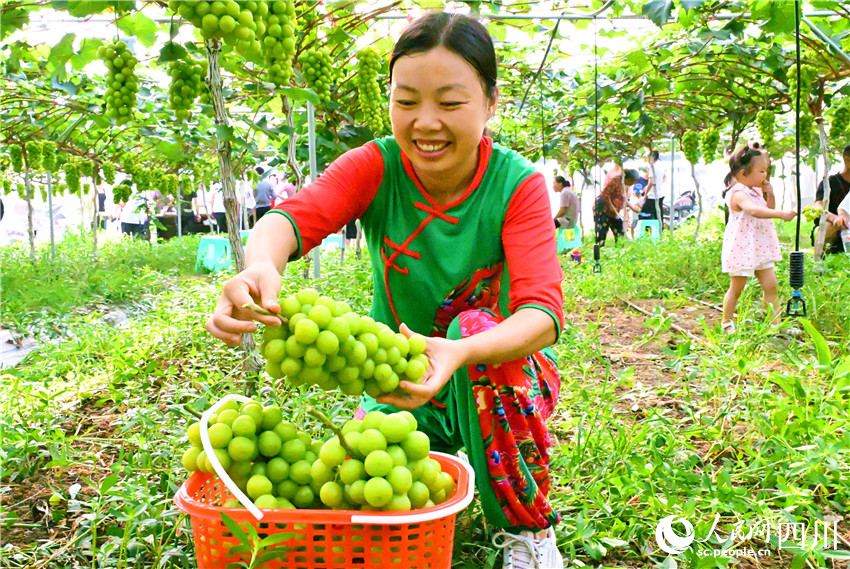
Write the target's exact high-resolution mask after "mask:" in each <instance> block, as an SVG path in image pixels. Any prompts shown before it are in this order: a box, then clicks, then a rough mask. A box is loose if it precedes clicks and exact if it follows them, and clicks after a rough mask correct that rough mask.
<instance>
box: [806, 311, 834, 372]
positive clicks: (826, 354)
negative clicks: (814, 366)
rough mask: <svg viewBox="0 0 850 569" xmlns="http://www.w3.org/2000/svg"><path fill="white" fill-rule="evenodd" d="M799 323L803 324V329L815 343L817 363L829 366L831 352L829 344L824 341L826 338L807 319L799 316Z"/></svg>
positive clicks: (830, 364) (830, 363)
mask: <svg viewBox="0 0 850 569" xmlns="http://www.w3.org/2000/svg"><path fill="white" fill-rule="evenodd" d="M800 324H802V325H803V329H804V330H805V331H806V332H808V334H809V336H811V338H812V341H813V342H814V343H815V350H816V351H817V354H818V363H819V364H820V365H822V366H829V367H831V366H832V354H831V353H830V351H829V345H828V344H827V343H826V338H824V337H823V334H821V333H820V332H818V330H817V329H816V328H815V327H814V325H813V324H812V323H811V322H809V321H808V320H807V319H805V318H800Z"/></svg>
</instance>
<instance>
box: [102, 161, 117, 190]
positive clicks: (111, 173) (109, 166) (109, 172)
mask: <svg viewBox="0 0 850 569" xmlns="http://www.w3.org/2000/svg"><path fill="white" fill-rule="evenodd" d="M100 171H101V172H103V179H104V181H105V182H106V183H107V184H110V185H111V184H114V183H115V165H114V164H113V163H112V162H104V163H103V164H101V165H100Z"/></svg>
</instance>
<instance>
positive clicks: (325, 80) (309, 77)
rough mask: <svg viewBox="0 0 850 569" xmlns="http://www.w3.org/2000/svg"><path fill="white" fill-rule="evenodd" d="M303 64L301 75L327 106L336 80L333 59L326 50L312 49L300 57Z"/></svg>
mask: <svg viewBox="0 0 850 569" xmlns="http://www.w3.org/2000/svg"><path fill="white" fill-rule="evenodd" d="M298 63H300V64H301V74H302V75H303V76H304V80H305V81H306V82H307V86H308V87H310V88H311V89H312V90H313V91H314V92H315V93H316V94H317V95H318V96H319V100H320V101H322V102H323V103H325V104H327V103H329V102H330V100H331V85H332V84H333V82H334V81H335V80H336V70H335V69H334V66H333V59H332V58H331V55H330V53H328V51H327V50H326V49H322V48H319V49H311V50H307V51H305V52H303V53H302V54H301V55H300V56H298Z"/></svg>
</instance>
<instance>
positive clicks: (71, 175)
mask: <svg viewBox="0 0 850 569" xmlns="http://www.w3.org/2000/svg"><path fill="white" fill-rule="evenodd" d="M62 171H63V172H64V173H65V183H66V184H67V185H68V192H69V193H71V194H75V195H79V194H80V163H79V162H78V161H77V160H68V161H67V162H65V164H64V165H63V166H62Z"/></svg>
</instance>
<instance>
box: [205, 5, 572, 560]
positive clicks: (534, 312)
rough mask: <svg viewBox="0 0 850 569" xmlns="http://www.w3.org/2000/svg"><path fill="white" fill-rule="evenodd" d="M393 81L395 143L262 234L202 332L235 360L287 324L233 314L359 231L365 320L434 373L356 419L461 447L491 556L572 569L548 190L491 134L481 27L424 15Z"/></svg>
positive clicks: (487, 47) (353, 157)
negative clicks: (555, 494) (400, 336)
mask: <svg viewBox="0 0 850 569" xmlns="http://www.w3.org/2000/svg"><path fill="white" fill-rule="evenodd" d="M390 81H391V108H390V117H391V120H392V130H393V136H392V137H388V138H384V139H380V140H375V141H373V142H370V143H368V144H366V145H364V146H362V147H360V148H356V149H354V150H351V151H349V152H347V153H346V154H344V155H343V156H341V157H340V158H339V159H337V160H336V161H335V162H334V163H333V164H331V166H330V167H328V169H327V170H326V171H325V172H324V174H322V176H321V177H320V178H319V179H318V180H317V181H316V182H315V183H313V184H312V185H311V186H309V187H307V188H305V189H304V190H303V191H302V192H299V193H298V194H296V195H295V196H294V197H292V198H291V199H289V200H286V201H285V202H283V203H282V204H280V205H278V206H276V207H275V208H274V209H272V210H271V212H270V214H269V215H266V216H264V217H263V218H262V219H261V220H260V221H258V222H257V225H256V226H255V228H254V230H253V232H252V234H251V237H250V239H249V242H248V249H247V254H246V261H247V262H246V264H247V268H246V269H245V270H244V271H243V272H241V273H240V274H238V275H237V276H236V277H234V278H233V279H231V280H229V281H228V282H227V283H225V285H224V290H223V293H222V296H221V298H220V299H219V302H218V305H217V307H216V310H215V312H214V314H213V315H212V317H211V318H210V319H209V321H208V322H207V330H209V332H210V333H211V334H213V335H214V336H216V337H218V338H220V339H222V340H223V341H225V342H226V343H228V344H230V345H236V344H238V342H239V338H240V335H241V334H243V333H246V332H251V331H253V330H255V329H256V324H255V323H254V322H253V320H256V321H259V322H263V323H267V324H272V325H274V324H275V323H277V319H276V318H275V317H273V316H268V315H262V314H257V313H255V312H253V311H250V310H247V309H243V308H239V307H242V306H245V305H246V304H248V303H249V302H256V303H258V304H261V305H262V306H263V307H264V308H266V309H267V310H270V311H272V312H280V306H279V305H278V302H277V297H278V293H279V291H280V288H281V281H280V273H281V272H282V271H283V269H284V267H285V265H286V263H287V261H288V260H289V259H293V258H298V257H300V256H302V255H304V254H306V253H307V252H308V251H310V250H311V249H312V248H313V247H316V246H317V245H318V244H320V243H321V241H322V239H323V238H325V237H326V236H327V235H329V234H331V233H334V232H336V231H339V230H340V229H341V228H342V227H343V226H344V225H345V224H346V223H347V222H349V221H351V220H352V219H355V218H358V219H360V221H361V224H362V227H363V231H364V235H365V237H366V240H367V243H368V246H369V250H370V251H371V253H372V254H371V255H370V257H371V259H372V270H373V278H374V283H375V284H374V289H375V290H374V296H373V303H372V311H371V315H372V316H373V317H374V318H375V319H376V320H378V321H381V322H383V323H385V324H387V325H389V326H391V327H392V328H393V329H395V330H400V331H401V332H402V333H404V334H406V335H408V336H412V335H421V336H423V337H426V338H427V342H426V349H425V354H426V355H427V357H428V360H429V364H430V367H429V369H428V371H427V372H426V374H425V376H424V377H423V379H422V381H421V382H420V383H414V382H409V381H401V382H400V383H399V384H398V385H399V390H398V391H397V392H396V393H394V394H392V395H387V396H383V397H381V399H380V400H379V401H376V400H374V399H372V398H371V397H368V396H364V398H363V400H362V402H361V406H362V409H361V411H360V412H365V411H371V410H380V411H384V412H392V411H394V410H396V409H399V408H402V409H410V410H412V412H413V414H414V416H415V417H416V419H417V421H418V423H419V425H420V430H423V431H425V432H426V433H427V434H428V436H429V438H430V440H431V447H432V448H433V449H435V450H440V451H445V452H451V453H454V452H457V451H458V450H459V449H460V448H466V451H467V452H468V453H469V459H470V462H471V464H472V466H473V468H474V469H475V472H476V482H477V485H478V490H479V494H480V496H481V500H482V505H483V508H484V512H485V514H486V516H487V517H488V519H489V521H490V522H491V523H492V524H493V525H494V526H496V527H499V528H505V529H506V530H508V531H507V532H502V533H500V535H499V537H500V540H501V541H500V542H499V544H498V545H499V546H501V547H505V548H506V552H505V567H507V568H510V569H513V568H524V567H544V568H547V569H551V568H554V567H558V568H561V567H563V561H562V560H561V556H560V554H559V553H558V550H557V548H556V546H555V534H554V530H553V526H554V525H555V524H556V523H557V522H558V521H559V516H558V514H557V512H555V511H554V510H553V508H552V506H551V505H550V503H549V501H548V499H547V495H548V491H549V484H550V479H549V448H550V445H551V441H550V438H549V434H548V431H547V428H546V419H547V418H548V417H549V416H550V414H551V413H552V411H553V410H554V407H555V404H556V403H557V399H558V393H559V389H560V378H559V376H558V372H557V368H556V365H555V362H554V361H553V359H552V357H551V353H550V352H549V351H548V349H546V348H547V347H548V346H550V345H551V344H552V343H553V342H554V341H555V340H556V339H557V337H558V332H559V330H560V328H561V323H562V321H563V296H562V292H561V279H562V273H561V268H560V265H559V263H558V259H557V256H556V253H555V240H554V235H553V227H552V221H551V212H550V205H549V195H548V190H547V188H546V184H545V182H544V179H543V176H542V174H540V173H539V172H536V171H535V170H534V168H533V167H532V166H531V165H530V164H529V163H528V162H527V161H526V160H525V159H523V158H522V157H520V156H519V155H518V154H517V153H515V152H513V151H511V150H509V149H506V148H504V147H501V146H499V145H498V144H495V143H493V141H492V140H491V139H490V138H488V137H486V136H484V134H483V133H484V127H485V125H486V123H487V121H488V120H489V119H490V117H492V115H493V112H494V111H495V108H496V99H497V94H498V91H497V88H496V57H495V52H494V50H493V43H492V40H491V39H490V36H489V35H488V34H487V31H486V30H485V29H484V27H483V26H482V25H481V24H480V23H478V22H476V21H475V20H472V19H470V18H468V17H465V16H460V15H454V14H446V13H432V14H428V15H426V16H423V17H422V18H420V19H419V20H417V21H416V22H414V23H413V24H412V25H411V26H410V27H409V28H408V29H407V30H406V31H405V32H404V33H403V34H402V36H401V38H400V39H399V41H398V43H397V45H396V46H395V48H394V50H393V54H392V60H391V64H390ZM272 214H279V215H272ZM370 373H371V370H368V369H367V368H366V367H364V368H363V369H362V370H361V374H362V375H363V379H367V378H368V374H370ZM521 530H525V531H521ZM541 530H542V531H541Z"/></svg>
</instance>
